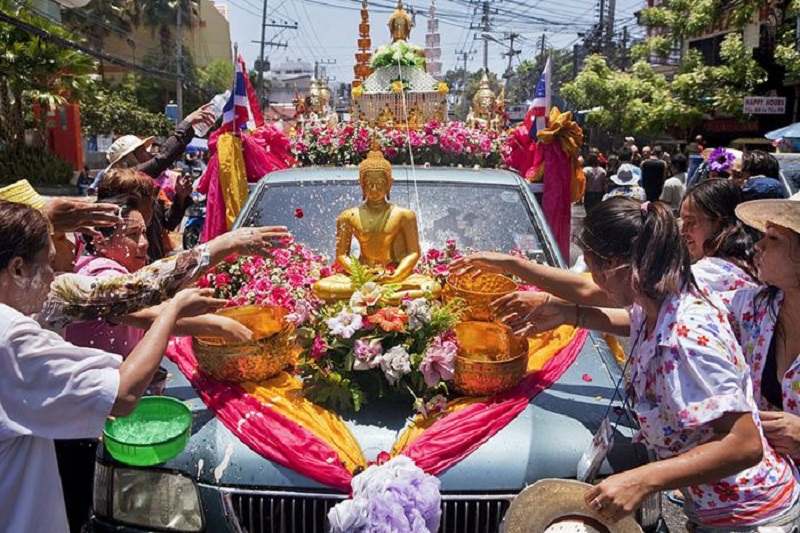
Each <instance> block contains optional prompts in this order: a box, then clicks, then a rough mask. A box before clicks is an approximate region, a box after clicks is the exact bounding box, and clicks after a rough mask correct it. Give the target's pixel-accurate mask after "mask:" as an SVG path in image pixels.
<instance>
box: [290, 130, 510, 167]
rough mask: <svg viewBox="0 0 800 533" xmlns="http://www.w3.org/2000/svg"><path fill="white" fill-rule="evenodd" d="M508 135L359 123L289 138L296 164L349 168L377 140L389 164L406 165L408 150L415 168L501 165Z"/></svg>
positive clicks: (303, 132) (480, 131)
mask: <svg viewBox="0 0 800 533" xmlns="http://www.w3.org/2000/svg"><path fill="white" fill-rule="evenodd" d="M506 138H507V134H505V133H503V132H497V131H493V130H488V129H475V128H468V127H466V126H465V125H464V124H463V123H462V122H450V123H448V124H442V123H439V122H437V121H435V120H432V121H430V122H428V123H427V124H425V126H423V128H422V129H419V130H409V131H408V132H406V131H404V130H396V129H383V128H372V127H369V126H367V125H366V124H363V123H344V124H337V125H335V126H313V127H310V128H306V129H304V130H302V131H299V132H298V133H297V135H296V136H294V137H293V139H292V153H293V155H294V156H295V158H296V159H297V161H298V164H300V165H350V164H356V163H358V162H359V161H361V160H362V159H363V158H364V157H365V156H366V154H367V152H368V151H369V148H370V140H371V139H377V140H378V142H379V143H380V144H381V147H382V148H383V153H384V156H385V157H386V158H387V159H388V160H390V161H391V162H392V163H393V164H403V163H409V162H410V161H411V158H410V156H409V147H410V149H411V150H413V153H414V161H415V163H416V164H430V165H445V166H446V165H463V166H470V167H471V166H475V165H478V166H482V167H486V168H500V167H503V166H505V163H504V155H503V147H504V145H506Z"/></svg>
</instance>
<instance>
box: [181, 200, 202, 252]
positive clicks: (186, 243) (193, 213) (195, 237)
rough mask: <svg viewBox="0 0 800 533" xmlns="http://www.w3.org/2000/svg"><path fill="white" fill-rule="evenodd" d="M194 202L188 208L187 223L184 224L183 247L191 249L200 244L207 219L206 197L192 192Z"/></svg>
mask: <svg viewBox="0 0 800 533" xmlns="http://www.w3.org/2000/svg"><path fill="white" fill-rule="evenodd" d="M192 199H193V200H194V203H192V205H190V206H189V208H188V209H187V210H186V224H185V225H184V226H183V249H184V250H189V249H190V248H194V247H195V246H197V245H198V244H200V235H201V234H202V233H203V224H204V223H205V220H206V197H205V196H203V195H202V194H199V193H197V192H194V193H192Z"/></svg>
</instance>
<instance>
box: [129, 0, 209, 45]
mask: <svg viewBox="0 0 800 533" xmlns="http://www.w3.org/2000/svg"><path fill="white" fill-rule="evenodd" d="M130 5H131V19H132V20H133V22H134V24H135V25H136V26H144V27H146V28H150V31H151V32H152V33H153V35H156V34H158V37H159V40H160V43H161V46H160V48H161V55H162V56H174V55H175V48H174V44H173V43H174V42H175V41H174V36H173V31H174V30H175V28H176V24H177V20H178V9H180V10H181V23H182V24H181V25H182V27H183V31H186V30H191V28H192V27H194V26H195V25H196V24H198V23H199V20H200V11H199V9H200V8H199V4H198V0H136V1H134V2H131V4H130Z"/></svg>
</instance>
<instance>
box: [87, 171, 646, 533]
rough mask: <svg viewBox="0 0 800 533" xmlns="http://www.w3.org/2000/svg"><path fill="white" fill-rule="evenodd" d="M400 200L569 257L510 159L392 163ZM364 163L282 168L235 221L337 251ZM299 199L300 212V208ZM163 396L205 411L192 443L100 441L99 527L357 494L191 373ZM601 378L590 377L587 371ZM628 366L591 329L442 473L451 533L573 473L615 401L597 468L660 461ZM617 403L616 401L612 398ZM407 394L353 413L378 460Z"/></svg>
mask: <svg viewBox="0 0 800 533" xmlns="http://www.w3.org/2000/svg"><path fill="white" fill-rule="evenodd" d="M394 178H395V182H394V187H393V189H392V191H391V201H392V202H395V203H398V204H399V205H402V206H405V207H409V208H412V209H414V210H415V211H416V213H417V217H418V221H419V230H420V238H421V242H422V246H423V249H424V248H430V247H435V248H444V246H445V242H446V241H447V240H448V239H455V240H456V243H457V245H458V247H459V248H461V249H467V248H472V249H476V250H495V249H497V250H502V251H509V250H511V249H512V248H518V249H520V250H521V251H523V252H525V253H526V254H528V255H529V256H531V257H534V258H536V259H537V260H538V261H541V262H543V263H547V264H550V265H554V266H559V267H563V266H564V265H563V262H562V259H561V257H560V256H559V254H558V252H557V246H556V244H555V242H554V240H553V237H552V235H551V234H550V231H549V229H548V226H547V223H546V222H545V219H544V216H543V214H542V211H541V210H540V208H539V205H538V204H537V203H536V200H535V198H534V196H533V194H532V193H531V192H530V190H529V188H528V186H527V184H526V183H525V182H524V181H523V180H522V179H521V178H520V177H519V176H517V175H516V174H513V173H511V172H507V171H501V170H474V169H460V168H458V169H457V168H425V169H423V168H418V169H416V171H412V170H411V169H409V168H407V167H396V168H395V169H394ZM360 198H361V191H360V188H359V185H358V176H357V170H356V169H355V168H313V167H312V168H302V169H290V170H284V171H279V172H275V173H272V174H270V175H268V176H267V177H265V178H264V179H263V180H262V181H261V182H260V183H259V185H258V187H257V188H256V189H255V191H254V192H253V193H252V194H251V196H250V198H249V200H248V202H247V205H246V206H245V208H244V210H243V211H242V213H241V214H240V216H239V218H238V219H237V221H236V226H260V225H277V224H280V225H286V226H288V227H289V229H290V230H291V232H292V233H293V234H294V236H295V238H296V239H297V240H298V241H300V242H303V243H305V244H307V245H308V246H310V247H311V248H314V249H317V250H318V251H321V252H325V253H327V254H328V255H329V256H333V252H334V245H335V231H336V227H335V219H336V216H337V215H338V214H339V213H340V212H341V211H342V210H343V209H345V208H347V207H350V206H354V205H357V204H358V203H359V202H360ZM298 209H301V210H302V212H303V213H304V214H303V216H302V217H297V216H296V211H297V210H298ZM165 366H166V367H167V369H168V370H169V372H170V374H171V375H172V379H171V380H168V383H167V387H166V394H167V395H169V396H173V397H175V398H178V399H180V400H183V401H185V402H187V404H188V405H189V406H190V407H191V409H192V413H193V416H194V424H193V427H192V434H191V438H190V441H189V444H188V445H187V447H186V448H185V450H184V451H183V452H182V453H181V454H180V455H179V456H177V457H176V458H175V459H173V460H171V461H169V462H167V463H165V464H162V465H158V466H155V467H152V468H134V467H130V466H126V465H124V464H121V463H118V462H116V461H114V460H113V459H112V458H111V457H110V456H109V455H108V454H107V453H106V452H105V451H104V450H103V449H102V447H101V449H100V450H99V452H98V458H97V473H96V477H95V505H94V507H95V508H94V516H93V519H92V526H93V528H94V530H95V531H98V532H110V531H114V532H141V531H151V530H158V531H208V532H215V533H216V532H225V533H227V532H231V533H237V532H250V533H279V532H280V533H311V532H320V533H322V532H325V531H328V524H327V518H326V517H327V512H328V510H329V509H330V508H331V507H333V506H334V505H335V504H336V503H338V502H339V501H341V500H342V499H344V498H346V497H347V495H346V494H343V493H340V492H337V491H335V490H333V489H331V488H329V487H326V486H323V485H320V484H319V483H317V482H315V481H313V480H311V479H308V478H306V477H304V476H302V475H300V474H298V473H297V472H295V471H293V470H291V469H288V468H285V467H282V466H280V465H277V464H275V463H272V462H270V461H268V460H266V459H264V458H263V457H262V456H260V455H258V454H256V453H255V452H253V451H252V450H251V449H250V448H248V447H247V446H245V445H244V444H243V443H242V442H241V441H240V440H239V439H237V437H235V436H234V435H233V434H232V433H231V432H230V431H228V429H227V428H226V427H225V426H224V425H223V424H222V423H221V422H220V421H219V420H217V419H216V418H215V417H214V416H213V415H212V413H211V412H210V411H209V410H208V409H207V407H206V406H205V405H204V404H203V403H202V402H201V401H200V400H199V399H198V398H197V395H196V394H195V391H194V390H193V389H192V387H191V386H190V384H189V382H188V381H187V380H186V379H185V377H184V376H183V375H182V374H181V372H180V371H179V370H178V369H177V368H176V367H175V365H173V364H171V363H170V362H168V361H165ZM587 375H588V376H590V377H591V379H588V378H586V376H587ZM621 376H622V371H621V369H620V367H619V365H618V363H617V362H616V360H615V358H614V356H613V354H612V353H611V351H610V350H609V348H608V346H607V345H606V343H605V341H604V340H603V337H602V336H601V335H599V334H596V333H591V334H590V336H589V338H588V340H587V342H586V343H585V345H584V347H583V349H582V351H581V353H580V354H579V355H578V358H577V359H576V361H575V363H574V364H573V365H572V366H571V367H570V368H569V369H568V370H567V371H566V372H565V374H564V375H563V376H562V377H561V378H560V379H559V380H558V381H557V382H556V383H554V384H553V385H552V386H551V387H549V388H547V389H546V390H544V391H543V392H542V393H540V394H539V395H537V396H536V397H535V398H534V399H533V400H532V401H531V402H530V404H529V405H528V407H527V408H526V409H525V411H523V412H522V413H521V414H520V415H519V416H518V417H517V418H516V419H515V420H513V421H512V422H511V423H510V424H509V425H508V426H506V427H505V428H504V429H503V430H501V431H500V432H499V433H497V434H496V435H495V436H494V437H492V438H491V439H490V440H488V441H487V442H486V443H485V444H483V445H482V446H480V447H479V448H478V449H477V450H476V451H475V452H473V453H472V454H471V455H470V456H468V457H467V458H466V459H464V460H463V461H461V462H460V463H458V464H456V465H455V466H453V467H451V468H450V469H448V470H447V471H445V472H444V473H443V474H441V475H440V476H439V478H440V480H441V492H442V506H443V515H442V526H441V530H440V531H441V532H443V533H460V532H473V531H474V532H480V533H495V532H497V531H498V528H499V526H500V523H501V521H502V518H503V516H504V513H505V512H506V510H507V509H508V507H509V504H510V502H511V500H512V499H513V498H514V496H515V495H516V494H517V493H519V492H520V491H521V490H522V489H523V488H525V487H526V486H527V485H529V484H531V483H533V482H535V481H537V480H539V479H542V478H573V479H574V478H575V477H576V470H577V465H578V462H579V459H580V457H581V455H582V453H583V451H584V450H585V449H586V447H587V446H588V444H589V443H590V441H591V440H592V436H593V434H594V433H595V432H596V431H597V430H598V428H599V426H600V424H601V421H602V420H603V419H604V417H605V416H606V415H607V413H609V412H610V413H611V421H612V422H615V421H619V425H618V426H617V427H616V430H615V431H616V435H615V441H616V443H615V446H614V449H613V450H612V452H611V454H610V455H609V457H608V458H607V461H606V462H605V463H604V465H603V467H602V469H601V473H600V476H601V477H602V476H607V475H609V474H611V473H613V472H618V471H622V470H627V469H630V468H634V467H636V466H639V465H641V464H643V463H645V462H647V461H648V460H649V456H648V454H647V452H646V451H645V449H644V448H643V447H642V446H641V445H639V444H634V443H633V442H632V435H633V432H634V431H635V426H634V424H635V422H633V421H634V420H635V418H634V417H632V416H630V414H629V413H628V412H627V410H626V409H625V407H624V406H623V405H622V398H623V397H624V393H623V391H621V390H620V383H621V382H622V378H621ZM610 405H611V406H612V408H611V409H609V406H610ZM411 414H412V413H411V411H410V408H409V406H408V403H407V402H399V403H396V402H392V401H388V400H387V401H375V402H371V403H369V404H367V405H365V406H364V407H362V409H361V410H360V411H359V412H357V413H355V414H346V415H344V418H345V421H346V422H347V424H348V426H349V428H350V429H351V430H352V432H353V434H354V435H355V437H356V438H357V439H358V441H359V443H360V445H361V447H362V449H363V450H364V452H365V455H366V456H367V458H368V459H369V460H372V459H374V458H375V456H376V455H377V454H378V453H379V452H381V451H383V450H390V449H391V448H392V445H393V444H394V442H395V439H396V438H397V435H398V434H399V432H400V431H401V430H402V429H403V428H404V427H405V426H406V425H407V424H408V423H409V419H410V416H411ZM660 516H661V506H660V497H659V495H658V494H656V495H653V496H651V497H649V498H647V499H646V501H645V502H644V504H643V506H642V508H641V509H640V510H639V511H638V513H637V518H638V520H639V521H640V523H641V524H642V526H643V527H644V528H645V530H646V531H652V530H654V529H655V528H656V527H657V526H658V525H659V524H660Z"/></svg>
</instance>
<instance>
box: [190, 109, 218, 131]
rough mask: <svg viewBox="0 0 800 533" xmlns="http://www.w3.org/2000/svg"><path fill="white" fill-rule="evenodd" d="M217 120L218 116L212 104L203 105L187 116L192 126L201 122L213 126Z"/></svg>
mask: <svg viewBox="0 0 800 533" xmlns="http://www.w3.org/2000/svg"><path fill="white" fill-rule="evenodd" d="M216 120H217V118H216V116H215V115H214V112H213V111H212V110H211V104H205V105H202V106H200V107H198V108H197V109H195V110H194V111H192V112H191V113H189V114H188V115H187V116H186V121H187V122H189V124H191V125H192V127H194V126H197V125H200V124H207V125H208V126H211V125H212V124H214V122H216Z"/></svg>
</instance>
